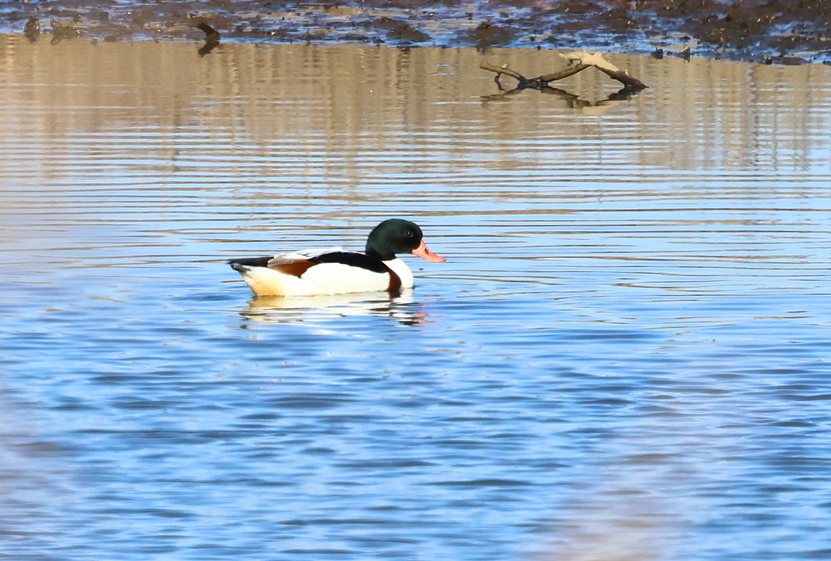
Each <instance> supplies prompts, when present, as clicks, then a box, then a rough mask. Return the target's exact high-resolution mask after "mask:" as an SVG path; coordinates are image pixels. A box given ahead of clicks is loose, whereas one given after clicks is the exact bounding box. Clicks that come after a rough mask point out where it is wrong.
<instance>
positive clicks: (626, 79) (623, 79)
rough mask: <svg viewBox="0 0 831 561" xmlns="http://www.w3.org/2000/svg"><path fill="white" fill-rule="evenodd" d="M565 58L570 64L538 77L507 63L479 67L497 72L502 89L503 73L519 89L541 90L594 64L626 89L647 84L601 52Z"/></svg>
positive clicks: (643, 86) (583, 52)
mask: <svg viewBox="0 0 831 561" xmlns="http://www.w3.org/2000/svg"><path fill="white" fill-rule="evenodd" d="M562 56H563V58H565V59H566V60H567V61H568V63H569V66H568V67H567V68H564V69H563V70H560V71H558V72H554V73H551V74H545V75H544V76H538V77H536V78H526V77H525V76H523V75H522V74H520V73H519V72H517V71H516V70H512V69H510V68H508V66H507V65H504V66H496V65H493V64H491V63H489V62H488V61H487V60H483V61H482V63H481V64H480V65H479V68H481V69H482V70H488V71H489V72H495V73H496V76H494V81H495V82H496V84H497V85H498V86H499V88H500V90H503V91H504V88H503V87H502V84H501V83H500V81H499V77H500V76H502V75H505V76H510V77H511V78H513V79H514V80H516V81H517V86H516V89H517V90H525V89H529V88H530V89H535V90H541V89H543V88H546V87H548V83H549V82H555V81H557V80H562V79H563V78H567V77H569V76H572V75H574V74H577V73H578V72H582V71H583V70H585V69H586V68H589V67H591V66H594V67H595V68H597V69H598V70H600V71H601V72H603V73H604V74H606V75H607V76H609V77H610V78H613V79H615V80H617V81H618V82H620V83H621V84H623V86H624V89H626V90H629V91H631V92H638V91H640V90H642V89H644V88H646V87H647V86H646V85H645V84H644V83H643V82H641V81H640V80H638V79H637V78H635V77H634V76H630V75H629V73H628V72H626V71H625V70H621V69H619V68H618V67H617V66H615V65H614V64H612V63H611V62H609V61H608V60H606V59H605V58H603V55H601V54H600V53H591V54H590V53H589V52H588V51H573V52H570V53H566V54H564V55H562Z"/></svg>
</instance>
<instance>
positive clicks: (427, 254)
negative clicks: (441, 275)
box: [411, 240, 447, 263]
mask: <svg viewBox="0 0 831 561" xmlns="http://www.w3.org/2000/svg"><path fill="white" fill-rule="evenodd" d="M411 253H412V254H413V255H415V256H416V257H421V258H422V259H426V260H427V261H429V262H430V263H444V262H445V261H447V259H445V258H444V257H442V256H441V255H436V254H435V253H433V252H432V251H430V248H428V247H427V244H426V243H424V240H421V243H420V244H419V245H418V247H417V248H415V249H414V250H413V251H412V252H411Z"/></svg>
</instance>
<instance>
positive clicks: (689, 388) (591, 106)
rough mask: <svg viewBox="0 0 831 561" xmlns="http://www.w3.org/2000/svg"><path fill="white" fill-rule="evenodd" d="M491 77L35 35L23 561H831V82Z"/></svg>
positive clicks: (29, 75)
mask: <svg viewBox="0 0 831 561" xmlns="http://www.w3.org/2000/svg"><path fill="white" fill-rule="evenodd" d="M481 56H482V55H481V54H478V53H476V52H475V51H473V50H454V49H445V50H430V49H417V50H412V51H409V52H405V51H397V50H392V49H386V48H376V47H361V46H355V45H348V46H311V45H283V46H254V45H222V46H221V47H220V48H219V49H217V50H216V51H214V52H213V53H211V54H210V55H209V56H207V57H204V58H202V57H199V56H198V55H197V53H196V47H195V46H194V45H187V44H164V43H160V44H155V43H136V44H120V43H119V44H111V43H102V44H99V45H90V44H88V43H86V42H83V41H73V42H62V43H60V44H59V45H54V46H52V45H48V44H43V43H38V44H29V43H28V42H26V41H25V40H24V39H22V38H21V37H0V92H1V93H0V96H2V97H0V99H2V104H0V131H1V132H2V134H0V159H2V166H1V167H0V294H2V296H0V322H2V323H1V325H2V330H1V331H0V466H2V467H1V468H0V558H4V559H15V560H85V561H86V560H89V561H93V560H94V561H100V560H105V559H118V560H120V561H130V560H136V561H138V560H142V561H143V560H147V559H159V560H179V559H181V560H185V559H187V560H198V561H202V560H212V559H231V558H233V559H244V560H251V561H264V560H283V559H310V560H315V561H317V560H321V561H324V560H367V559H401V560H430V561H433V560H436V559H452V560H454V561H473V560H482V561H493V560H531V561H539V560H554V559H557V560H586V561H588V560H616V561H622V560H638V561H644V560H679V561H680V560H684V561H687V560H691V559H695V560H713V561H716V560H718V561H723V560H748V561H750V560H753V561H758V560H763V559H776V560H780V559H781V560H794V559H829V558H831V549H830V547H831V546H829V543H831V541H829V538H828V536H829V533H828V528H831V440H830V439H829V434H830V433H829V429H830V428H831V426H829V425H830V424H831V421H829V418H831V417H829V415H831V388H830V387H829V382H828V380H829V374H831V365H830V364H829V361H831V345H829V334H831V298H829V297H830V296H831V289H829V287H831V273H829V270H828V269H829V267H828V265H829V261H831V259H830V258H831V243H829V232H830V231H831V182H829V180H828V178H829V176H831V133H829V130H831V68H829V67H827V66H818V65H809V66H800V67H787V68H786V67H767V66H752V65H746V64H736V63H722V62H714V61H708V60H704V59H694V60H692V61H690V62H689V63H685V62H684V61H682V60H679V59H664V60H661V61H658V60H652V59H649V58H637V57H632V58H624V57H618V58H615V57H613V60H614V61H615V62H616V63H617V64H618V65H619V66H621V67H624V68H628V69H629V70H630V72H632V73H633V74H634V75H636V76H638V77H639V78H641V79H642V80H643V81H644V82H646V83H647V84H649V85H650V88H649V89H648V90H645V91H644V92H643V93H641V94H640V95H638V96H637V97H634V98H632V99H629V100H624V101H610V102H608V103H605V102H603V100H605V99H607V98H608V97H609V96H610V95H612V94H614V93H615V92H616V91H617V89H618V88H617V87H616V85H615V83H613V82H611V81H610V80H609V79H608V78H607V77H605V76H604V75H602V74H600V73H595V72H593V71H592V70H589V71H586V72H584V73H582V74H580V75H577V76H575V77H573V78H571V79H569V80H567V81H565V82H564V83H563V84H562V85H561V87H562V88H563V89H564V90H566V91H567V92H568V94H571V95H572V96H577V98H578V101H574V98H573V97H572V98H570V99H571V100H570V101H569V100H568V99H566V97H567V96H565V97H564V96H563V95H556V94H551V95H547V94H541V93H539V92H523V93H521V94H518V95H512V96H506V97H502V98H500V97H498V96H497V97H488V96H491V95H492V94H495V93H497V89H496V86H495V84H494V83H493V82H492V80H491V76H489V75H488V74H487V73H485V72H483V71H481V70H479V69H478V65H479V62H480V60H481ZM488 59H489V60H491V62H493V63H495V64H503V63H509V64H510V65H511V67H512V68H515V69H517V70H519V71H520V72H523V73H524V74H526V75H528V76H534V75H539V74H544V73H548V72H551V71H553V70H556V69H558V68H560V67H561V65H562V63H561V62H560V61H559V59H558V57H557V56H556V55H555V54H553V53H551V52H545V51H539V52H538V51H522V50H503V51H495V52H492V53H489V54H488ZM391 216H400V217H407V218H411V219H414V220H416V221H417V222H419V223H420V224H421V225H422V227H423V228H424V230H425V233H426V239H427V241H428V243H429V244H430V246H431V248H432V249H433V250H434V251H436V252H438V253H440V254H442V255H445V256H446V257H448V262H447V263H445V264H428V263H425V262H416V261H415V260H412V259H410V264H411V266H412V267H413V269H414V271H415V273H416V277H417V280H418V286H417V287H416V290H415V291H414V292H412V293H409V294H404V295H401V296H400V297H397V298H392V299H390V298H389V297H386V296H385V295H377V294H376V295H353V296H349V297H344V298H327V299H306V300H288V301H287V300H281V299H262V300H253V299H251V297H250V293H249V292H248V290H247V288H246V287H245V286H244V285H243V284H242V282H241V281H240V280H239V278H238V275H237V274H236V273H235V272H234V271H232V270H230V269H229V268H228V267H227V266H226V265H225V264H224V260H225V259H227V258H230V257H239V256H257V255H265V254H269V253H273V252H275V251H278V250H288V249H303V248H308V247H321V246H322V247H325V246H331V245H344V246H346V247H350V248H356V249H360V248H361V247H362V246H363V242H364V239H365V236H366V233H367V232H368V230H369V229H370V228H371V227H372V226H374V225H375V224H376V223H377V222H378V221H380V220H381V219H383V218H387V217H391Z"/></svg>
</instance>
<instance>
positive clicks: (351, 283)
mask: <svg viewBox="0 0 831 561" xmlns="http://www.w3.org/2000/svg"><path fill="white" fill-rule="evenodd" d="M383 263H384V265H386V266H387V267H389V269H390V271H391V272H392V273H394V275H395V276H393V275H391V274H390V273H389V272H385V273H379V272H375V271H370V270H368V269H363V268H360V267H354V266H351V265H345V264H343V263H318V264H316V265H314V266H312V267H309V268H308V269H306V271H305V272H304V273H303V274H301V275H300V276H296V275H293V274H290V273H286V272H282V271H281V270H279V269H275V268H271V267H256V266H250V267H246V266H241V267H235V268H236V270H237V271H239V273H240V274H241V275H242V280H244V281H245V284H247V285H248V288H250V289H251V292H253V293H254V294H256V295H258V296H316V295H331V294H348V293H352V292H377V291H381V290H395V289H398V288H412V287H413V285H414V279H413V273H412V271H410V268H409V267H408V266H407V264H406V263H404V262H403V261H402V260H401V259H398V258H397V257H396V258H395V259H392V260H390V261H384V262H383ZM396 276H397V278H398V279H400V284H399V282H398V281H396Z"/></svg>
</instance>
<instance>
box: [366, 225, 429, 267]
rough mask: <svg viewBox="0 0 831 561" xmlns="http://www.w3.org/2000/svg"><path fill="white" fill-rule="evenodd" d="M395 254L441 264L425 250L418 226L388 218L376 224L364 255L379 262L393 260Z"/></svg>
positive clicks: (367, 241) (425, 246)
mask: <svg viewBox="0 0 831 561" xmlns="http://www.w3.org/2000/svg"><path fill="white" fill-rule="evenodd" d="M396 253H412V254H413V255H416V256H418V257H421V258H422V259H426V260H427V261H430V262H433V263H443V262H444V261H445V258H444V257H440V256H438V255H436V254H435V253H433V252H432V251H430V250H429V249H427V245H426V244H425V243H424V234H422V232H421V228H419V227H418V224H415V223H413V222H410V221H409V220H401V219H400V218H390V219H389V220H384V221H383V222H381V223H380V224H378V225H377V226H376V227H375V228H373V230H372V231H371V232H370V233H369V237H368V238H367V240H366V254H367V255H370V256H372V257H376V258H378V259H380V260H381V261H389V260H390V259H395V254H396Z"/></svg>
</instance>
